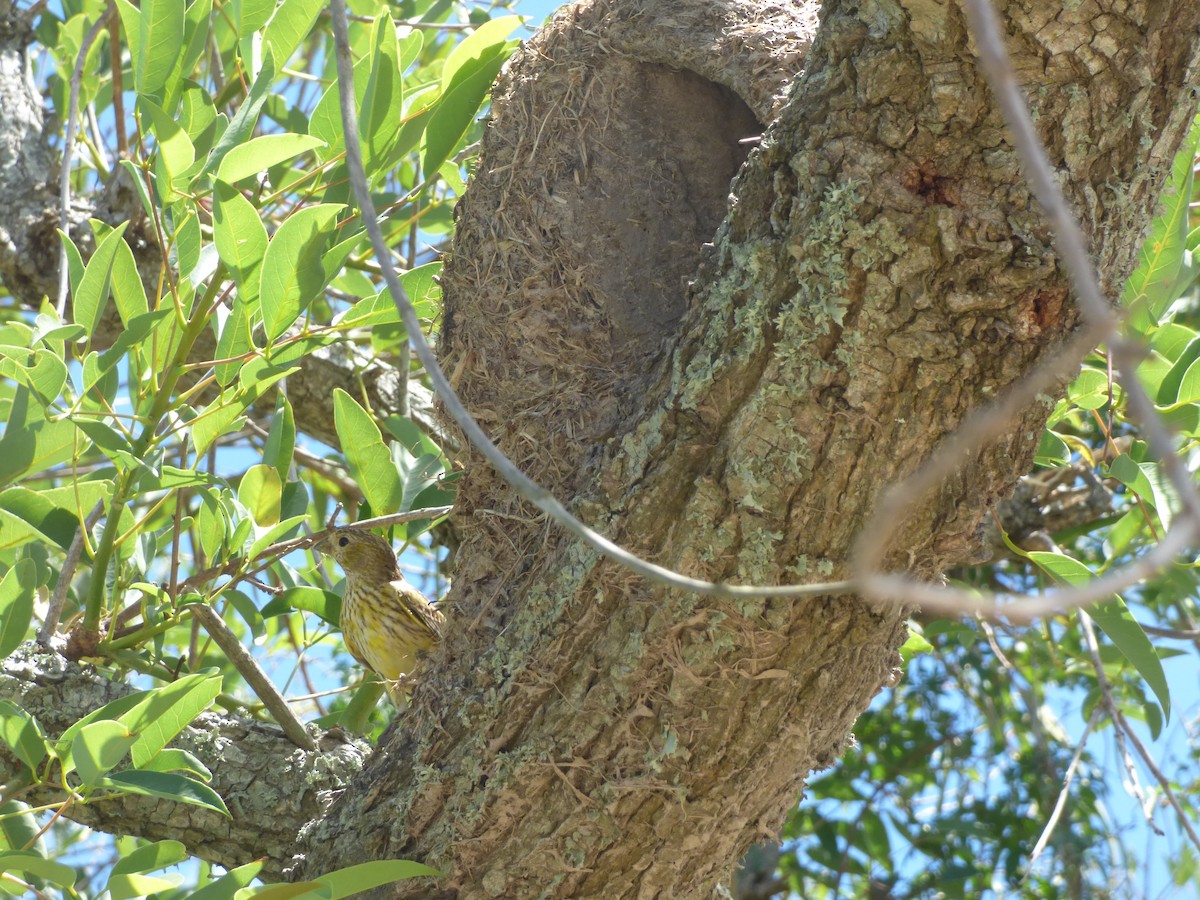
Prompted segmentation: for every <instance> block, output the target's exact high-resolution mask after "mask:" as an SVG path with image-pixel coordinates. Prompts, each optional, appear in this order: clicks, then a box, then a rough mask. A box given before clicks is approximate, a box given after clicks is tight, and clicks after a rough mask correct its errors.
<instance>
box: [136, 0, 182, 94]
mask: <svg viewBox="0 0 1200 900" xmlns="http://www.w3.org/2000/svg"><path fill="white" fill-rule="evenodd" d="M183 20H184V5H183V0H142V3H141V21H140V22H139V23H138V24H139V33H138V46H137V55H136V56H135V58H134V84H135V86H136V88H137V92H138V93H139V94H143V95H148V96H153V95H157V94H158V93H159V92H160V91H161V90H162V88H163V87H164V86H165V85H166V83H167V78H168V77H169V76H170V75H171V72H172V70H173V69H174V68H175V65H176V63H177V62H178V60H179V56H180V53H181V52H182V50H183Z"/></svg>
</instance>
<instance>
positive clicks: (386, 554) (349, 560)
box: [313, 528, 399, 581]
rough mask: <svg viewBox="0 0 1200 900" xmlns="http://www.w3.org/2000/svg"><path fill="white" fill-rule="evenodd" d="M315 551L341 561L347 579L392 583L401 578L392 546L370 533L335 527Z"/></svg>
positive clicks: (315, 547) (318, 543)
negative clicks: (361, 578) (398, 577)
mask: <svg viewBox="0 0 1200 900" xmlns="http://www.w3.org/2000/svg"><path fill="white" fill-rule="evenodd" d="M313 549H314V550H316V551H317V552H318V553H321V554H324V555H326V556H332V557H333V558H334V559H335V560H337V563H338V565H340V566H341V567H342V569H343V570H344V571H345V573H346V576H347V577H351V576H354V577H359V576H368V577H371V578H372V579H375V580H379V581H390V580H392V579H394V578H396V577H397V574H398V571H399V566H398V565H397V563H396V553H395V551H394V550H392V545H391V544H389V543H388V542H387V541H385V540H384V539H383V538H381V537H380V536H379V535H377V534H372V533H371V532H369V531H362V530H361V529H356V528H335V529H334V530H333V531H331V532H330V533H329V534H327V535H326V536H325V537H324V538H322V539H321V540H320V541H318V542H317V543H316V544H315V545H314V547H313Z"/></svg>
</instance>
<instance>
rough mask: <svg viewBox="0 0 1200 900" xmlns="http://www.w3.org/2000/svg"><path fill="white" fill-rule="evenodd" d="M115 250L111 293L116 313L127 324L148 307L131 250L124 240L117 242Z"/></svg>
mask: <svg viewBox="0 0 1200 900" xmlns="http://www.w3.org/2000/svg"><path fill="white" fill-rule="evenodd" d="M116 250H117V252H116V254H115V255H114V256H113V266H112V295H113V300H115V301H116V304H117V314H118V315H119V316H120V317H121V321H122V322H123V323H124V324H125V325H128V324H129V323H130V322H131V321H133V319H134V318H136V317H137V316H140V315H143V314H144V313H145V312H146V311H147V310H149V308H150V307H149V306H148V305H147V303H146V288H145V286H144V285H143V284H142V279H141V276H140V275H139V274H138V270H137V262H136V261H135V260H134V258H133V251H132V250H130V249H129V245H128V244H127V243H125V242H124V241H118V242H117V246H116Z"/></svg>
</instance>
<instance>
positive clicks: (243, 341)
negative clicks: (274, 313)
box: [216, 225, 266, 387]
mask: <svg viewBox="0 0 1200 900" xmlns="http://www.w3.org/2000/svg"><path fill="white" fill-rule="evenodd" d="M259 227H260V228H261V227H262V226H261V225H260V226H259ZM263 246H264V247H265V246H266V235H265V234H264V236H263ZM235 278H236V276H235ZM258 282H259V279H258V270H257V268H256V269H255V270H254V271H253V272H252V273H251V274H250V275H248V276H246V277H245V279H244V280H243V281H242V282H241V283H242V284H245V285H246V288H247V290H246V291H245V292H243V291H242V289H241V288H240V287H239V288H238V296H237V297H236V298H235V299H234V301H233V309H232V310H231V311H230V312H229V314H228V315H226V316H225V321H224V323H223V324H222V326H221V337H220V338H219V339H218V340H217V359H220V360H227V362H219V363H217V367H216V369H217V373H216V374H217V383H218V384H220V385H221V386H222V387H228V386H229V385H230V384H232V383H233V382H234V381H236V380H237V378H238V375H239V374H240V373H241V371H242V367H243V366H244V365H245V364H246V359H245V357H246V355H247V354H250V353H253V352H254V351H255V349H256V348H255V346H254V340H253V338H252V337H251V334H250V312H251V310H252V309H254V308H257V306H258Z"/></svg>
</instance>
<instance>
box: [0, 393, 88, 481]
mask: <svg viewBox="0 0 1200 900" xmlns="http://www.w3.org/2000/svg"><path fill="white" fill-rule="evenodd" d="M31 399H32V398H31V393H30V390H29V388H27V387H25V386H23V385H22V386H19V387H18V388H17V389H16V390H15V391H14V392H13V395H12V401H11V405H10V406H9V412H8V422H7V423H6V424H5V427H4V433H3V435H2V436H0V485H3V484H8V483H10V482H12V481H15V480H16V479H17V478H19V477H20V476H22V475H24V474H25V473H27V472H40V471H42V470H43V469H48V468H50V467H51V466H55V465H57V464H58V463H60V462H65V461H66V460H68V459H70V458H71V457H72V456H73V455H74V454H75V450H76V448H77V446H78V444H79V440H80V439H79V433H78V431H77V430H76V428H75V425H74V423H72V422H71V421H70V420H68V419H60V420H58V421H55V422H51V421H48V420H47V419H46V414H45V410H44V409H43V408H42V405H41V404H40V403H37V402H33V403H31V402H30V400H31Z"/></svg>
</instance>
